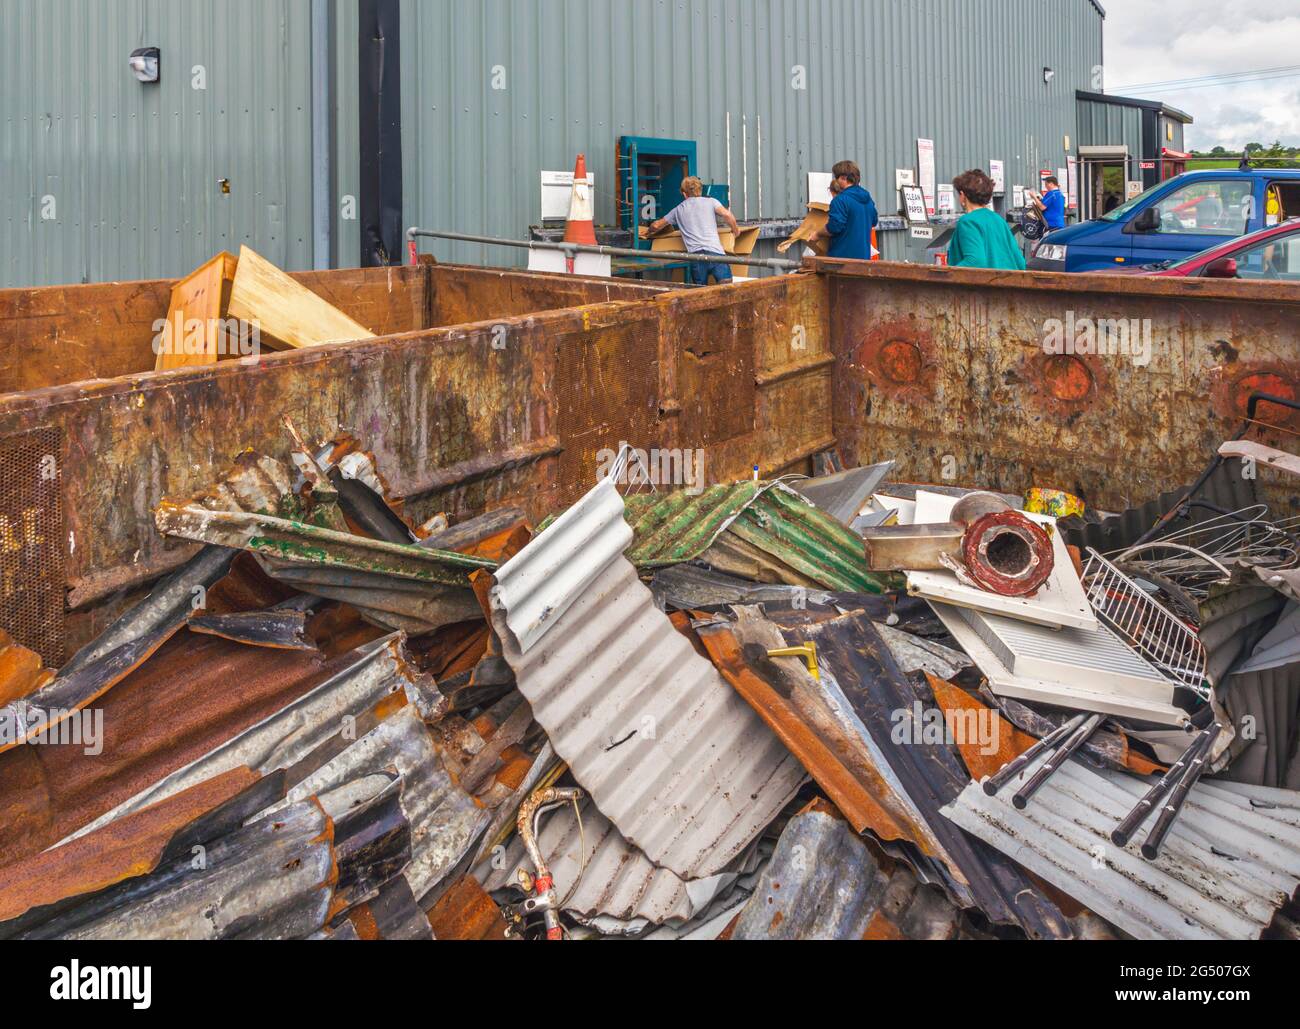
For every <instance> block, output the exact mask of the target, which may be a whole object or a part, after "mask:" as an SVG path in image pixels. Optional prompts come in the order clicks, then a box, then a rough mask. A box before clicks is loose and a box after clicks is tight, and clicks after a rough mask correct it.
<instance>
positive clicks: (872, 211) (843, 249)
mask: <svg viewBox="0 0 1300 1029" xmlns="http://www.w3.org/2000/svg"><path fill="white" fill-rule="evenodd" d="M861 181H862V172H861V170H860V169H859V168H858V166H857V165H856V164H854V163H853V162H852V161H840V162H839V164H837V165H835V167H834V168H832V169H831V192H832V193H834V194H835V199H834V200H832V201H831V210H830V217H829V219H828V220H827V222H826V228H825V229H823V230H821V231H820V232H818V233H816V234H815V235H814V236H813V237H812V238H811V239H810V240H809V242H810V243H812V242H815V241H816V240H819V239H829V240H830V241H831V245H830V247H829V249H827V251H826V256H827V257H847V258H851V259H853V260H857V261H869V260H871V230H872V229H874V228H875V227H876V225H877V224H878V223H879V221H880V216H879V215H878V214H877V213H876V202H875V201H874V200H872V199H871V194H870V193H868V192H867V191H866V190H865V189H863V188H862V187H861V186H860V185H859V183H860V182H861Z"/></svg>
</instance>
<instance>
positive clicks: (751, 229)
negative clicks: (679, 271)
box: [640, 225, 758, 279]
mask: <svg viewBox="0 0 1300 1029" xmlns="http://www.w3.org/2000/svg"><path fill="white" fill-rule="evenodd" d="M640 235H641V238H642V239H650V230H649V229H648V228H647V227H646V226H644V225H643V226H641V232H640ZM718 239H719V240H721V241H722V251H723V253H726V254H732V255H734V256H737V257H748V256H749V255H750V254H752V253H753V252H754V247H755V245H757V243H758V226H757V225H750V226H745V225H742V226H741V227H740V232H739V234H735V233H733V232H732V231H731V230H730V229H724V228H721V227H719V229H718ZM650 249H651V250H652V251H655V252H657V253H682V252H684V251H685V249H686V244H685V243H683V242H682V234H681V233H680V232H678V231H677V230H676V229H673V230H671V231H670V232H665V233H663V234H661V235H658V236H655V237H654V240H653V241H652V242H651V244H650ZM752 274H753V269H752V268H751V267H750V266H749V265H747V264H733V265H732V266H731V275H732V277H733V278H737V279H743V278H746V277H747V276H751V275H752Z"/></svg>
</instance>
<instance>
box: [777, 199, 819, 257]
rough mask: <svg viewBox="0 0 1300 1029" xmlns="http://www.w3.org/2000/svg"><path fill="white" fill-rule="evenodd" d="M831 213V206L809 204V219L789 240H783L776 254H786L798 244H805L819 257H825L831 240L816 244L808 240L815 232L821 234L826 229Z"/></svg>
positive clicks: (778, 245) (805, 219) (804, 221)
mask: <svg viewBox="0 0 1300 1029" xmlns="http://www.w3.org/2000/svg"><path fill="white" fill-rule="evenodd" d="M830 211H831V205H830V204H821V203H812V204H809V205H808V215H807V217H805V218H804V220H803V221H802V222H800V223H799V227H798V228H797V229H795V230H794V232H792V233H790V237H789V239H786V240H783V241H782V242H780V243H778V244H777V245H776V252H777V253H778V254H784V253H785V252H786V251H787V250H789V249H790V248H791V247H792V246H794V245H795V244H796V243H803V244H805V245H806V246H808V247H809V248H810V249H811V250H812V251H813V253H815V254H817V255H818V256H819V257H825V256H826V250H827V248H828V247H829V246H830V240H826V239H819V240H818V241H817V242H816V243H809V242H808V240H809V239H810V238H811V237H812V234H813V233H814V232H820V231H822V230H823V229H824V228H826V223H827V222H828V221H829V220H830Z"/></svg>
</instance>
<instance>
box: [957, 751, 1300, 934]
mask: <svg viewBox="0 0 1300 1029" xmlns="http://www.w3.org/2000/svg"><path fill="white" fill-rule="evenodd" d="M1043 760H1046V759H1045V758H1040V759H1039V760H1038V761H1034V762H1032V763H1031V764H1030V765H1029V767H1028V768H1026V769H1025V770H1024V771H1023V772H1022V773H1021V774H1020V775H1019V776H1018V777H1017V778H1016V779H1015V780H1013V782H1012V783H1009V784H1008V785H1007V786H1006V787H1004V788H1003V789H1002V790H1001V791H1000V792H999V794H998V795H997V796H996V797H989V796H986V795H985V793H984V790H983V789H982V788H981V787H980V786H979V784H978V783H971V784H970V785H969V786H967V787H966V789H965V790H964V791H962V794H961V796H960V797H958V798H957V800H956V801H954V802H953V803H952V804H949V805H948V806H947V807H945V808H944V810H943V813H944V814H945V815H947V816H948V817H949V818H951V819H952V820H953V821H954V822H956V823H957V824H958V825H959V826H961V827H962V828H963V829H965V830H966V831H967V832H970V833H972V834H974V835H975V836H977V837H979V838H980V839H981V840H984V841H985V842H987V843H990V844H992V845H993V846H994V847H997V848H998V849H999V850H1001V851H1002V852H1003V853H1004V854H1006V855H1007V856H1009V857H1011V858H1013V859H1014V860H1016V861H1018V862H1019V863H1021V864H1022V865H1024V866H1025V867H1026V868H1028V869H1029V870H1030V871H1031V872H1033V873H1034V874H1036V875H1038V876H1040V877H1041V878H1043V879H1046V880H1047V881H1048V882H1050V883H1051V884H1052V885H1053V886H1056V887H1058V888H1059V889H1061V890H1063V891H1064V892H1065V893H1067V894H1069V895H1070V896H1072V897H1073V898H1074V899H1075V900H1077V901H1079V902H1080V903H1082V904H1085V905H1086V906H1087V907H1088V908H1090V909H1091V910H1092V911H1095V912H1096V913H1097V914H1098V915H1100V916H1101V917H1102V918H1105V919H1107V920H1108V921H1110V922H1113V923H1114V924H1115V925H1117V926H1118V927H1119V928H1121V929H1123V930H1124V931H1125V932H1127V933H1129V934H1130V935H1132V936H1134V937H1137V938H1138V939H1149V940H1185V939H1254V938H1257V937H1258V936H1259V935H1260V934H1261V933H1262V932H1263V931H1264V930H1265V929H1266V928H1267V927H1268V925H1269V923H1270V922H1271V921H1272V920H1273V917H1274V914H1275V913H1276V910H1277V908H1278V907H1280V906H1281V905H1283V904H1285V903H1286V902H1287V900H1288V899H1289V898H1290V897H1292V896H1293V895H1294V894H1295V892H1296V888H1297V885H1300V796H1298V795H1296V794H1289V793H1284V792H1283V791H1279V790H1258V791H1256V790H1255V789H1254V788H1252V787H1247V786H1241V785H1239V784H1235V783H1232V784H1222V785H1220V784H1217V783H1211V782H1210V781H1208V780H1202V781H1201V782H1200V783H1198V784H1197V785H1196V786H1195V788H1193V789H1192V791H1191V793H1190V794H1189V796H1188V799H1187V803H1186V805H1185V806H1184V808H1183V811H1182V814H1181V815H1180V816H1179V819H1178V821H1177V822H1175V823H1174V827H1173V830H1172V831H1171V832H1170V834H1169V836H1168V837H1167V839H1166V842H1165V845H1164V848H1163V849H1162V851H1161V853H1160V856H1159V857H1158V858H1157V859H1156V860H1155V861H1147V860H1146V859H1145V858H1143V857H1142V856H1141V853H1140V849H1139V848H1140V846H1141V844H1142V840H1143V839H1144V837H1145V831H1139V832H1138V833H1137V834H1136V835H1135V837H1134V839H1133V840H1132V841H1131V842H1130V843H1129V845H1128V847H1126V848H1123V849H1121V848H1119V847H1116V846H1115V845H1114V844H1113V843H1111V841H1110V837H1109V833H1110V831H1111V830H1112V829H1114V828H1115V826H1116V824H1118V822H1119V821H1120V819H1122V818H1123V817H1124V816H1125V815H1126V814H1128V812H1129V811H1130V810H1131V809H1132V808H1133V807H1134V806H1135V805H1136V804H1137V802H1138V800H1139V799H1141V797H1142V795H1143V794H1144V793H1145V792H1146V790H1147V787H1148V785H1149V784H1148V783H1147V782H1146V781H1144V780H1142V779H1139V778H1137V777H1135V776H1131V775H1124V774H1122V773H1119V772H1101V773H1098V772H1094V771H1092V770H1090V769H1089V768H1087V767H1086V766H1084V765H1082V764H1080V763H1079V762H1077V761H1070V762H1067V763H1066V764H1065V765H1064V766H1063V767H1062V768H1061V769H1060V771H1058V772H1057V773H1056V774H1055V775H1054V776H1053V777H1052V778H1051V779H1049V780H1048V782H1047V784H1046V785H1045V786H1044V787H1043V788H1042V789H1041V790H1040V791H1039V792H1038V793H1036V794H1035V795H1034V799H1033V800H1032V801H1030V803H1029V806H1028V807H1026V808H1025V810H1023V811H1017V810H1016V809H1015V808H1014V807H1013V806H1012V804H1011V797H1012V794H1014V793H1015V785H1016V784H1017V783H1020V782H1023V781H1024V780H1025V779H1026V778H1027V777H1028V776H1030V775H1032V774H1033V772H1034V771H1036V770H1037V768H1038V767H1039V765H1041V764H1042V762H1043ZM1149 821H1150V820H1148V824H1149Z"/></svg>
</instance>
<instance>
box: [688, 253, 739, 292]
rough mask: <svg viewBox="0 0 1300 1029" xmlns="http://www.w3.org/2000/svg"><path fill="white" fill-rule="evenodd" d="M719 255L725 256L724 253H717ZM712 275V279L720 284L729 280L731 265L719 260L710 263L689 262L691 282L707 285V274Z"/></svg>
mask: <svg viewBox="0 0 1300 1029" xmlns="http://www.w3.org/2000/svg"><path fill="white" fill-rule="evenodd" d="M718 256H719V257H725V256H726V255H725V254H718ZM710 275H712V276H713V281H714V282H715V283H716V284H717V285H719V286H721V285H722V284H723V283H724V282H730V281H731V265H729V264H727V263H726V262H725V261H719V262H717V263H716V264H711V263H709V262H708V261H692V262H691V282H693V283H694V284H695V285H697V286H707V285H708V284H709V276H710Z"/></svg>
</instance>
